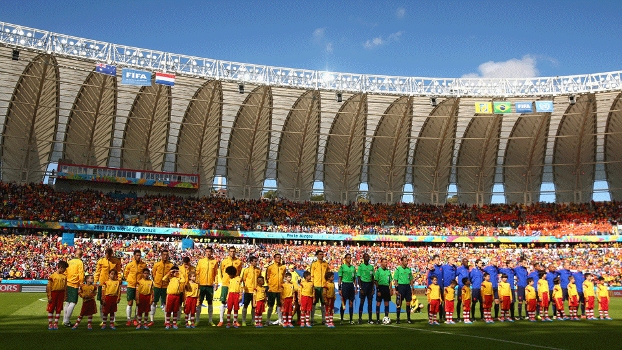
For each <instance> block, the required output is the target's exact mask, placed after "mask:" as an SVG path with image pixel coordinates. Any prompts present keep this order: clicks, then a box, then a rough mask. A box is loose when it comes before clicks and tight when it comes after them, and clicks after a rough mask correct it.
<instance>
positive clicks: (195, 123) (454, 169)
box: [0, 22, 622, 205]
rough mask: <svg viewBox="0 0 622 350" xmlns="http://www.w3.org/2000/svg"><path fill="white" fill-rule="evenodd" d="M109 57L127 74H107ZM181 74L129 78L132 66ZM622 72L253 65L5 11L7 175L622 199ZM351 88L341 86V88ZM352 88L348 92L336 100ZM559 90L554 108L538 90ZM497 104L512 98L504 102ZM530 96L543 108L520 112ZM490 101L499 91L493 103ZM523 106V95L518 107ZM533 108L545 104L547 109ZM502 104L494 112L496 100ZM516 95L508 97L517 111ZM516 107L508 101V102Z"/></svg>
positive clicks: (463, 196) (465, 198) (340, 192)
mask: <svg viewBox="0 0 622 350" xmlns="http://www.w3.org/2000/svg"><path fill="white" fill-rule="evenodd" d="M96 63H106V64H108V65H111V66H112V65H114V66H116V67H117V68H118V69H117V70H116V74H115V75H113V76H111V75H106V74H101V73H98V72H96V70H95V64H96ZM125 68H133V69H142V70H145V71H148V72H151V73H155V72H166V73H169V74H174V75H175V76H176V77H175V78H174V80H175V83H174V84H175V85H174V86H173V87H171V86H166V85H160V84H154V83H150V84H148V86H135V85H124V84H122V82H121V78H122V69H125ZM621 74H622V72H611V73H599V74H588V75H578V76H566V77H544V78H516V79H483V78H472V79H462V78H461V79H451V78H415V77H390V76H372V75H366V74H349V73H337V72H321V71H313V70H301V69H292V68H279V67H269V66H263V65H254V64H243V63H235V62H227V61H221V60H214V59H204V58H198V57H190V56H184V55H178V54H172V53H166V52H159V51H154V50H148V49H140V48H133V47H128V46H124V45H117V44H111V43H106V42H102V41H96V40H90V39H84V38H77V37H71V36H67V35H63V34H57V33H51V32H47V31H41V30H37V29H32V28H26V27H23V26H17V25H13V24H8V23H2V22H0V80H1V82H0V130H1V131H2V133H1V134H0V137H1V138H2V149H1V151H2V153H1V154H2V158H1V176H2V180H3V181H7V182H12V181H16V182H20V183H26V182H40V181H41V179H42V178H43V175H44V173H45V171H46V169H47V168H48V164H49V163H50V162H56V161H58V160H59V159H64V160H71V161H72V162H73V163H74V164H83V165H92V166H107V167H122V168H127V169H137V170H153V171H167V172H179V173H189V174H199V175H200V179H201V186H200V190H199V194H207V193H208V192H209V191H210V189H211V187H212V185H213V181H214V178H215V176H223V177H226V181H227V182H226V184H227V194H228V195H229V196H231V197H235V198H245V199H253V198H259V197H260V194H261V191H262V189H263V187H264V181H265V180H266V179H275V180H276V183H277V187H278V193H279V195H280V196H281V197H285V198H289V199H291V200H306V199H309V198H310V195H311V193H312V191H313V184H314V182H318V181H321V182H323V188H324V193H325V197H326V199H327V200H328V201H337V202H351V201H354V200H356V197H357V195H358V193H359V188H360V185H361V183H366V184H367V185H368V188H369V198H370V199H371V201H372V202H374V203H376V202H383V203H395V202H397V201H399V200H400V199H401V196H402V194H403V192H404V188H405V185H407V184H410V185H412V187H413V189H414V199H415V202H417V203H426V204H439V203H440V204H442V203H444V202H445V200H446V197H447V192H448V187H449V185H450V184H455V185H456V188H457V193H458V201H459V202H460V203H465V204H479V205H482V204H487V203H490V202H491V199H492V192H493V191H492V189H493V185H494V184H503V185H504V194H505V198H506V201H507V202H508V203H513V202H519V203H532V202H537V201H538V200H539V197H540V190H541V184H542V183H543V182H544V183H553V184H554V186H555V195H556V200H557V201H558V202H587V201H589V200H591V199H592V194H593V188H594V182H595V181H607V182H608V184H609V191H610V194H611V197H612V199H614V200H619V199H622V152H620V151H619V150H620V149H622V130H621V129H622V123H621V120H622V119H621V118H622V116H621V115H620V114H622V108H621V107H622V99H620V96H621V94H620V92H621V91H622V90H621V86H622V85H621V81H620V78H621V76H620V75H621ZM337 94H338V96H339V98H336V95H337ZM339 99H343V102H340V101H338V100H339ZM538 101H539V102H544V101H551V102H552V103H550V104H549V106H548V107H550V108H545V109H540V108H538V103H536V102H538ZM493 102H497V103H499V102H507V103H508V104H507V105H505V107H504V109H500V110H497V109H493V106H494V105H493V104H492V103H493ZM521 102H526V104H527V105H528V106H529V110H531V112H525V113H517V110H516V109H515V108H514V107H517V105H516V103H521ZM488 103H491V104H490V105H488ZM508 106H509V107H508ZM534 106H535V108H533V109H532V107H534ZM486 108H488V111H486ZM508 108H509V109H508ZM508 111H509V112H510V113H507V112H508Z"/></svg>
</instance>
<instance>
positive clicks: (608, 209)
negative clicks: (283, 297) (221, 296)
mask: <svg viewBox="0 0 622 350" xmlns="http://www.w3.org/2000/svg"><path fill="white" fill-rule="evenodd" d="M0 193H2V202H1V203H0V219H6V220H31V221H52V222H58V221H60V222H75V223H86V224H116V225H139V226H155V227H180V228H181V227H183V228H198V229H210V230H212V229H216V230H241V231H272V232H301V233H343V234H352V235H358V234H396V235H460V236H467V235H469V236H509V235H518V236H532V235H552V236H568V235H585V234H611V233H612V232H613V231H617V223H618V222H619V220H620V217H621V216H622V205H621V203H618V202H590V203H581V204H554V203H537V204H532V205H520V204H513V205H509V204H507V205H506V204H494V205H484V206H467V205H452V204H446V205H443V206H434V205H423V204H410V203H398V204H392V205H387V204H370V203H352V204H348V205H343V204H339V203H318V202H292V201H287V200H234V199H228V198H221V197H202V198H185V197H179V196H144V197H137V196H134V195H132V196H119V195H113V194H112V193H108V194H104V193H102V192H98V191H91V190H88V191H74V192H59V191H55V190H54V188H53V187H51V186H48V185H44V184H30V185H17V184H12V183H3V182H0Z"/></svg>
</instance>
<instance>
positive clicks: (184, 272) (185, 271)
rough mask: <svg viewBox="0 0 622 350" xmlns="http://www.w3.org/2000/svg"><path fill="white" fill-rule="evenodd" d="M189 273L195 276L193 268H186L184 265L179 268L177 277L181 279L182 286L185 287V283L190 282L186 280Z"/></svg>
mask: <svg viewBox="0 0 622 350" xmlns="http://www.w3.org/2000/svg"><path fill="white" fill-rule="evenodd" d="M190 272H194V273H195V274H196V272H195V267H194V266H192V265H189V266H187V267H186V265H184V264H182V265H181V266H179V276H182V277H183V280H184V286H185V285H186V283H188V281H190V279H188V275H189V274H190Z"/></svg>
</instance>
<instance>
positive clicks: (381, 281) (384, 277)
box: [374, 267, 391, 286]
mask: <svg viewBox="0 0 622 350" xmlns="http://www.w3.org/2000/svg"><path fill="white" fill-rule="evenodd" d="M374 279H375V280H376V281H377V282H378V285H379V286H389V285H391V270H389V269H386V270H385V269H383V268H382V267H379V268H378V270H376V274H375V275H374Z"/></svg>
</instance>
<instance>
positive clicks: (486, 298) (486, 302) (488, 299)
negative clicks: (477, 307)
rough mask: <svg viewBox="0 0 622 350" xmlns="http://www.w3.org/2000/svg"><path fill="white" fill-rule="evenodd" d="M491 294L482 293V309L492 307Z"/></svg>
mask: <svg viewBox="0 0 622 350" xmlns="http://www.w3.org/2000/svg"><path fill="white" fill-rule="evenodd" d="M492 298H493V296H492V295H484V306H483V307H484V309H492Z"/></svg>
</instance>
